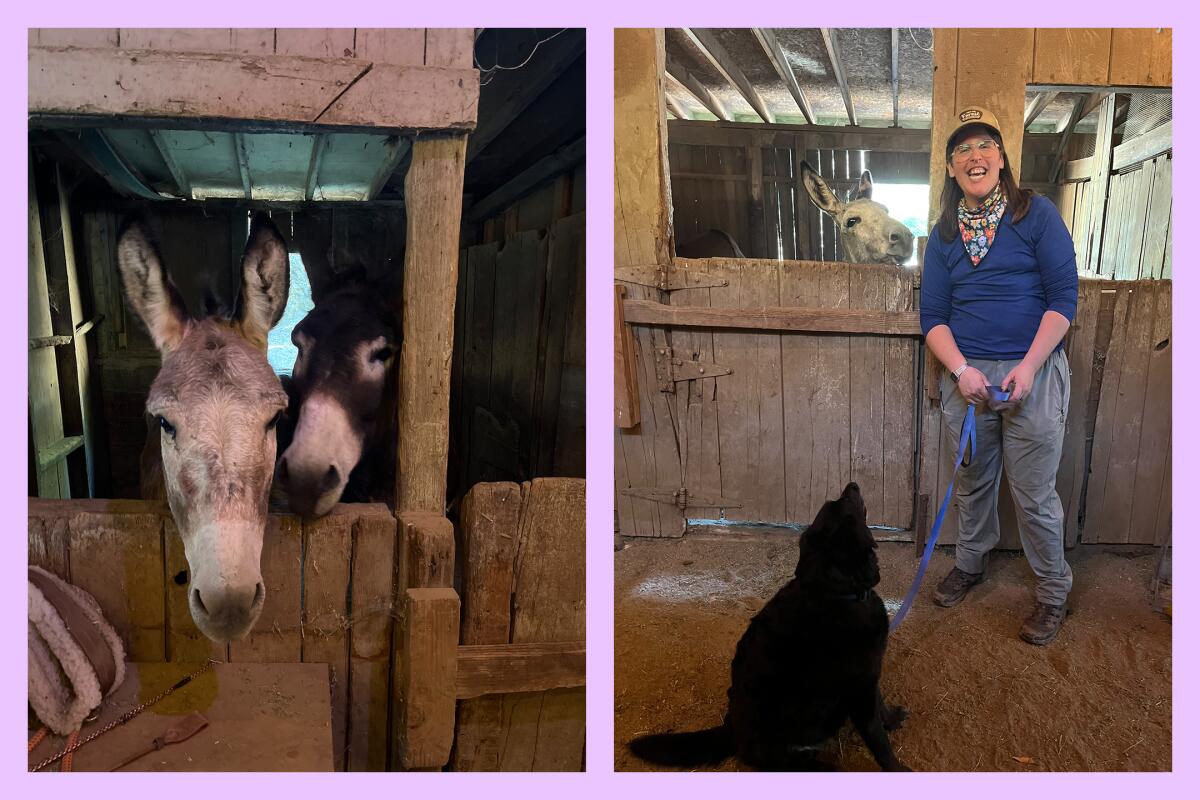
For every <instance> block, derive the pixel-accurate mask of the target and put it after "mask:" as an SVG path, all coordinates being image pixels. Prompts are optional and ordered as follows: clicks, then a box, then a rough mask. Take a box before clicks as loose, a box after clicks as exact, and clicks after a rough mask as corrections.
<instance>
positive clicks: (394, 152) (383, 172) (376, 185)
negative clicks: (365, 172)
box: [363, 136, 412, 200]
mask: <svg viewBox="0 0 1200 800" xmlns="http://www.w3.org/2000/svg"><path fill="white" fill-rule="evenodd" d="M411 141H412V140H411V139H409V138H408V137H406V136H391V137H389V138H388V141H387V143H386V144H385V145H384V149H385V150H387V151H388V156H387V158H386V159H385V160H384V162H383V165H382V166H380V168H379V171H378V172H376V173H375V177H374V178H372V179H371V185H370V186H368V187H367V196H366V197H364V198H363V199H364V200H374V199H375V198H377V197H378V196H379V192H380V191H382V190H383V187H384V186H385V185H387V182H388V178H390V177H392V173H393V172H395V171H396V167H398V166H399V165H400V162H401V161H403V160H404V157H405V156H406V155H408V148H409V144H410V143H411Z"/></svg>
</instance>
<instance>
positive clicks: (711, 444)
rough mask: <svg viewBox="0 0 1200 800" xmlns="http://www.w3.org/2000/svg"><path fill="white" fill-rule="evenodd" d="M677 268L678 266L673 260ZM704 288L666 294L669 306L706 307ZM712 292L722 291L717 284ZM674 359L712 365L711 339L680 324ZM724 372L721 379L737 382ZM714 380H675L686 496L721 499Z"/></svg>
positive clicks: (701, 513) (709, 512)
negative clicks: (669, 300)
mask: <svg viewBox="0 0 1200 800" xmlns="http://www.w3.org/2000/svg"><path fill="white" fill-rule="evenodd" d="M677 266H678V264H677ZM712 291H713V290H710V289H684V290H681V291H677V292H672V293H671V303H672V304H673V305H694V306H701V307H707V306H710V305H711V304H712ZM715 291H717V292H718V293H719V292H723V291H725V289H724V288H723V287H722V288H718V289H716V290H715ZM671 346H672V348H673V350H674V354H675V358H676V359H679V360H681V361H695V362H697V363H700V364H715V363H716V361H715V355H714V354H715V352H716V350H715V343H714V340H713V332H712V331H710V330H699V329H688V328H681V329H677V330H674V331H672V332H671ZM739 379H740V376H739V377H735V376H726V377H723V378H721V380H723V381H729V380H739ZM717 380H718V379H717V378H715V377H714V378H703V377H701V378H695V379H692V380H688V381H677V382H676V383H675V404H676V405H675V409H676V411H675V414H676V419H678V420H679V423H680V430H681V433H682V434H683V435H682V436H680V438H679V460H680V465H681V467H682V470H683V486H685V487H686V488H687V490H688V493H689V495H691V496H702V497H703V496H707V497H724V496H725V494H724V493H723V491H722V481H721V448H720V438H719V437H718V429H717V417H718V407H717V400H718V387H717ZM716 514H717V509H707V508H697V509H696V510H694V511H692V512H690V514H689V516H693V517H697V516H698V517H710V516H715V515H716Z"/></svg>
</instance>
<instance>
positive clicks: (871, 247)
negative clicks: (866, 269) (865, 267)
mask: <svg viewBox="0 0 1200 800" xmlns="http://www.w3.org/2000/svg"><path fill="white" fill-rule="evenodd" d="M800 178H801V180H802V181H803V183H804V189H805V191H807V192H808V199H809V200H812V202H813V205H815V206H816V207H817V208H819V209H821V210H822V211H824V212H825V213H826V214H828V215H829V216H830V217H831V218H832V219H833V222H834V224H835V225H836V226H837V229H838V234H839V236H840V237H841V241H842V248H843V250H844V252H843V253H842V260H843V261H846V262H849V263H851V264H896V265H899V264H903V263H904V262H905V261H908V259H909V258H910V257H911V256H912V253H913V235H912V231H910V230H909V229H908V228H907V227H905V225H904V223H903V222H901V221H900V220H898V219H894V218H893V217H890V216H888V210H887V207H886V206H884V205H882V204H880V203H876V202H875V201H874V200H872V199H871V191H872V189H874V187H875V183H874V181H873V180H872V179H871V171H870V170H863V172H862V175H861V176H860V177H859V179H858V188H857V189H855V191H854V193H853V194H852V195H851V196H850V201H849V202H847V203H843V202H842V201H841V200H839V199H838V198H837V195H835V194H834V193H833V190H832V189H830V188H829V184H827V183H825V179H824V178H822V177H821V176H820V175H819V174H818V173H817V171H816V170H815V169H813V166H812V165H811V164H809V163H808V162H807V161H802V162H800Z"/></svg>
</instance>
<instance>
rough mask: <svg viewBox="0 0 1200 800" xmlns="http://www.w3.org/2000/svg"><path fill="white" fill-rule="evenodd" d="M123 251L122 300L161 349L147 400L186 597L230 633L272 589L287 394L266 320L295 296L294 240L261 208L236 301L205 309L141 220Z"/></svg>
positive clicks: (212, 633) (235, 633)
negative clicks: (274, 501)
mask: <svg viewBox="0 0 1200 800" xmlns="http://www.w3.org/2000/svg"><path fill="white" fill-rule="evenodd" d="M117 255H118V264H119V268H120V272H121V283H122V286H123V287H124V290H125V297H126V300H127V301H128V302H129V306H130V308H132V309H133V312H134V313H135V314H137V316H138V317H139V318H141V320H142V322H144V323H145V325H146V327H147V328H148V329H149V331H150V335H151V337H152V338H153V339H154V344H155V346H156V347H157V348H158V351H159V353H161V354H162V367H161V368H160V369H159V371H158V375H157V376H156V377H155V379H154V382H153V384H151V386H150V395H149V397H148V398H147V399H146V412H147V413H148V414H149V415H151V417H152V418H153V419H154V421H155V422H156V423H157V425H158V431H159V436H158V445H159V447H158V453H159V456H160V459H161V465H160V470H161V473H160V474H161V480H162V483H163V484H165V488H166V496H167V501H168V502H169V503H170V505H171V515H172V516H173V517H174V518H175V524H176V526H177V527H178V528H179V533H180V536H181V537H182V538H183V549H184V554H185V555H186V556H187V562H188V568H189V572H190V574H191V585H190V587H189V591H188V606H189V608H190V609H191V612H192V619H194V620H195V621H196V626H197V627H198V628H199V629H200V630H201V631H202V632H203V633H204V634H205V635H206V636H208V637H209V638H210V639H213V640H214V641H217V642H227V641H229V640H231V639H236V638H240V637H242V636H244V635H245V634H246V633H247V632H248V631H249V630H250V628H251V627H252V626H253V625H254V622H255V620H257V619H258V615H259V613H260V612H261V611H262V607H263V601H264V599H265V598H266V588H265V587H264V586H263V581H262V572H261V567H260V563H259V562H260V559H261V556H262V544H263V533H264V531H265V529H266V524H267V498H268V495H269V493H270V488H271V476H272V474H273V472H274V467H275V424H276V422H277V421H278V420H279V418H280V414H281V412H282V411H283V409H284V408H285V406H286V404H287V396H286V395H285V394H284V391H283V387H282V386H280V384H279V379H278V378H276V377H275V373H274V371H272V369H271V366H270V364H268V363H267V357H266V349H267V332H268V331H269V330H270V329H271V327H272V326H273V325H274V324H275V323H276V322H278V321H279V317H280V316H281V315H282V314H283V308H284V305H285V304H286V303H287V294H288V262H287V245H286V244H285V243H284V241H283V237H281V236H280V235H279V231H277V230H276V229H275V226H274V225H272V224H271V221H270V219H268V218H267V217H266V215H261V214H260V215H258V216H256V217H255V218H254V222H253V224H252V225H251V227H250V236H249V239H248V240H247V242H246V250H245V253H244V254H243V256H242V289H241V297H240V299H239V301H238V304H237V307H236V308H235V310H234V312H233V313H232V315H231V316H230V317H229V318H224V317H214V316H210V317H208V318H206V319H202V320H196V319H191V318H189V316H188V313H187V310H186V307H185V306H184V303H183V298H182V297H181V296H180V294H179V291H178V289H176V287H175V285H174V284H173V283H172V282H171V279H170V278H169V277H168V276H167V272H166V270H165V269H164V268H163V264H162V258H161V257H160V255H159V250H158V247H157V246H156V245H155V243H154V240H153V238H152V237H151V236H150V234H149V231H148V228H147V226H146V225H145V224H144V223H143V222H141V221H135V222H133V223H131V224H129V225H128V226H127V227H126V228H125V230H124V231H123V232H122V233H121V236H120V238H119V240H118V242H117ZM143 483H145V481H144V482H143ZM147 489H148V487H146V486H143V493H145V492H146V491H147Z"/></svg>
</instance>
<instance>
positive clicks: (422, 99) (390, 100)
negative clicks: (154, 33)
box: [29, 46, 479, 130]
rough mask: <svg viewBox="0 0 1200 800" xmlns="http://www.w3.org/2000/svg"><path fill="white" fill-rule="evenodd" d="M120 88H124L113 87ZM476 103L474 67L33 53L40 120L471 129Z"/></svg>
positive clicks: (32, 86) (32, 84)
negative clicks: (117, 117) (126, 119)
mask: <svg viewBox="0 0 1200 800" xmlns="http://www.w3.org/2000/svg"><path fill="white" fill-rule="evenodd" d="M118 84H119V85H120V86H122V87H123V88H124V91H122V92H113V91H110V87H112V86H114V85H118ZM181 87H187V91H186V92H181V91H180V88H181ZM478 102H479V81H478V73H477V72H476V71H475V70H471V69H458V68H451V67H425V66H396V65H391V64H372V63H371V62H369V61H364V60H362V59H347V58H324V59H313V58H307V57H297V56H281V55H274V54H272V55H240V54H234V53H201V52H191V53H181V52H164V51H160V50H132V49H120V50H115V49H81V48H74V47H41V46H39V47H32V48H30V50H29V111H30V113H31V114H34V115H71V116H92V115H120V116H126V117H129V118H131V119H135V120H136V119H151V120H155V119H163V118H170V119H188V120H218V119H226V120H228V119H233V120H249V121H254V122H260V123H278V124H285V123H290V124H293V125H295V124H303V125H314V124H315V125H328V126H336V127H364V128H367V127H369V128H386V129H393V130H407V129H458V130H469V129H471V128H473V127H474V126H475V114H476V106H477V105H478Z"/></svg>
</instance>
